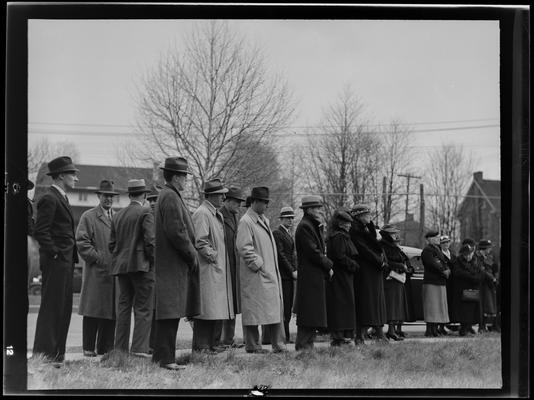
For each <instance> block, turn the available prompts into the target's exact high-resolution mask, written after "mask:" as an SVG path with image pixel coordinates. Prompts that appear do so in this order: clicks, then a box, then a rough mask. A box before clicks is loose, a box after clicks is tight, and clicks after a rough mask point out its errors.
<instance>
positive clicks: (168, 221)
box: [155, 184, 200, 320]
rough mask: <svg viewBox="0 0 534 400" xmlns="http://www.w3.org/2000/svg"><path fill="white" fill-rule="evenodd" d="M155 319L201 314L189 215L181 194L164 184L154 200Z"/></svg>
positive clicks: (195, 256) (197, 272) (192, 229)
mask: <svg viewBox="0 0 534 400" xmlns="http://www.w3.org/2000/svg"><path fill="white" fill-rule="evenodd" d="M155 215H156V257H155V263H156V268H155V269H156V319H158V320H161V319H177V318H183V317H194V316H196V315H199V314H200V288H199V271H198V258H197V257H198V256H197V251H196V249H195V246H194V243H195V230H194V227H193V221H192V220H191V215H190V214H189V211H188V209H187V206H186V205H185V203H184V201H183V199H182V196H181V195H180V193H179V192H178V190H176V188H174V187H173V186H172V185H170V184H166V185H165V186H164V187H163V189H162V190H161V192H160V193H159V196H158V202H157V203H156V210H155Z"/></svg>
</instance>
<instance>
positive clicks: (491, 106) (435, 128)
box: [28, 20, 500, 179]
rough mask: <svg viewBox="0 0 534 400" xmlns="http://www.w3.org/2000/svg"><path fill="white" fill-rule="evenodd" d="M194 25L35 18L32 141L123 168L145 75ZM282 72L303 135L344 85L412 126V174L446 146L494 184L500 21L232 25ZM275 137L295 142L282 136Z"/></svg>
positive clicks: (294, 128)
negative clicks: (459, 150) (68, 144)
mask: <svg viewBox="0 0 534 400" xmlns="http://www.w3.org/2000/svg"><path fill="white" fill-rule="evenodd" d="M201 23H205V21H199V20H30V21H29V23H28V63H29V65H28V121H29V129H28V134H29V136H28V139H29V145H30V146H31V145H32V144H33V143H35V142H37V141H39V140H40V139H42V138H44V137H46V138H47V139H48V140H49V141H50V142H55V141H65V140H68V141H72V142H74V143H75V144H76V146H77V148H78V150H79V153H80V158H79V163H82V164H98V165H119V164H120V160H119V159H118V156H117V154H118V149H119V148H120V147H123V146H124V143H126V142H127V141H131V136H130V135H131V133H132V132H133V129H134V128H133V125H134V124H135V119H136V102H135V98H136V93H137V90H138V89H137V88H138V83H139V82H140V79H141V77H142V75H143V74H144V73H146V72H147V71H148V70H149V69H150V68H152V67H153V66H155V65H156V64H157V62H158V60H159V59H160V57H161V56H162V55H163V54H165V53H166V52H167V51H168V50H169V49H170V48H174V47H177V48H178V49H180V48H181V46H182V43H183V41H184V38H185V37H186V35H187V34H189V32H190V31H191V29H192V27H193V25H194V24H201ZM229 24H230V27H231V29H232V30H234V31H235V32H237V33H238V34H241V35H243V36H244V37H245V39H246V40H247V41H249V43H251V44H253V45H255V46H257V47H259V48H260V49H261V51H262V52H263V56H264V60H265V67H266V69H267V71H268V73H269V74H271V75H274V74H280V75H281V76H283V77H284V78H285V79H286V81H287V84H288V87H289V89H290V91H291V92H292V95H293V99H294V101H295V103H296V111H295V115H294V119H293V121H292V122H291V124H290V125H291V126H290V127H288V128H287V129H288V132H297V133H303V132H304V129H305V127H306V126H311V125H314V124H317V123H318V122H319V121H320V119H321V115H322V113H323V112H324V111H325V109H326V108H327V107H328V106H329V105H330V104H332V103H334V102H335V101H336V99H337V97H338V96H339V94H340V93H341V92H342V90H343V89H344V88H346V87H350V88H351V89H352V90H353V91H354V93H356V95H357V97H358V98H359V100H360V101H361V102H362V104H364V106H365V108H364V113H365V116H366V118H367V120H368V121H369V122H370V123H371V124H385V123H388V122H390V121H391V120H393V119H395V120H398V121H401V122H402V123H403V124H406V126H409V127H411V129H412V131H413V133H412V140H413V143H412V145H413V146H414V148H415V149H416V150H417V151H416V157H415V167H414V168H415V170H414V171H413V172H414V173H417V172H418V169H422V168H424V162H425V161H426V155H427V154H428V153H429V152H431V151H433V150H434V149H437V148H439V147H440V146H441V145H442V144H444V143H453V144H458V145H462V146H464V148H465V149H466V151H467V152H471V153H472V156H473V159H474V161H475V170H477V171H483V174H484V178H486V179H500V147H499V146H500V139H499V132H500V127H499V124H500V121H499V113H500V104H499V26H498V22H497V21H483V20H481V21H450V20H448V21H424V20H389V21H386V20H383V21H380V20H373V21H371V20H254V21H251V20H229ZM279 140H281V141H292V140H293V141H294V140H298V139H291V138H289V139H288V138H287V137H285V138H283V139H279Z"/></svg>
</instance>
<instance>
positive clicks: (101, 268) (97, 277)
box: [76, 206, 116, 319]
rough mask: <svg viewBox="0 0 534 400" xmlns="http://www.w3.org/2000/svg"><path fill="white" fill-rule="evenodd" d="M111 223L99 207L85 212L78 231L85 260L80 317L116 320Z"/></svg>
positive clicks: (81, 251) (79, 244) (77, 237)
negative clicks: (110, 248)
mask: <svg viewBox="0 0 534 400" xmlns="http://www.w3.org/2000/svg"><path fill="white" fill-rule="evenodd" d="M110 234H111V220H110V219H109V218H108V217H107V216H106V215H105V214H104V212H103V210H102V207H100V206H97V207H95V208H92V209H90V210H87V211H86V212H84V213H83V214H82V216H81V218H80V222H79V224H78V229H77V230H76V243H77V246H78V252H79V253H80V256H81V257H82V259H83V260H84V261H85V265H84V266H83V279H82V290H81V293H80V305H79V307H78V314H80V315H83V316H86V317H92V318H104V319H115V290H116V289H115V278H114V277H113V276H112V275H111V253H110V251H109V246H108V244H109V236H110Z"/></svg>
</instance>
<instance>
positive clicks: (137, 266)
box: [109, 201, 154, 275]
mask: <svg viewBox="0 0 534 400" xmlns="http://www.w3.org/2000/svg"><path fill="white" fill-rule="evenodd" d="M109 250H110V251H111V274H112V275H119V274H127V273H130V272H149V271H153V270H154V216H153V215H152V213H151V212H150V208H148V207H143V206H142V205H141V204H140V203H138V202H136V201H132V202H131V203H130V204H129V205H128V206H127V207H124V208H123V209H122V210H120V211H118V212H117V213H116V214H115V215H114V216H113V219H112V221H111V233H110V235H109Z"/></svg>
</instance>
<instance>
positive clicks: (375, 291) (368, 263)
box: [349, 204, 388, 345]
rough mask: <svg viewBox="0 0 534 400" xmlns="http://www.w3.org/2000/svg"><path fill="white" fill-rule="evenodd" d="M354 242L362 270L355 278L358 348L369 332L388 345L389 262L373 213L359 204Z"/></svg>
mask: <svg viewBox="0 0 534 400" xmlns="http://www.w3.org/2000/svg"><path fill="white" fill-rule="evenodd" d="M350 214H351V217H352V218H353V220H352V226H351V228H350V232H349V234H350V238H351V240H352V242H353V243H354V245H355V246H356V250H358V258H357V260H356V261H357V262H358V264H360V269H359V270H358V272H357V273H356V274H355V275H354V279H355V281H354V293H355V296H356V298H355V304H356V335H355V337H354V343H355V344H357V345H358V344H362V343H363V342H364V337H365V336H366V332H367V329H368V328H370V327H371V328H373V331H374V335H375V339H376V340H377V341H381V342H388V339H387V338H386V336H385V335H384V331H383V326H384V324H385V323H386V322H387V314H386V297H385V294H384V277H383V271H384V269H385V268H386V267H387V259H386V255H385V253H384V250H383V249H382V246H381V245H380V242H379V240H378V235H377V233H376V227H375V225H374V223H373V221H372V220H371V209H370V208H369V206H367V205H366V204H356V205H355V206H354V207H353V208H352V210H351V212H350Z"/></svg>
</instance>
